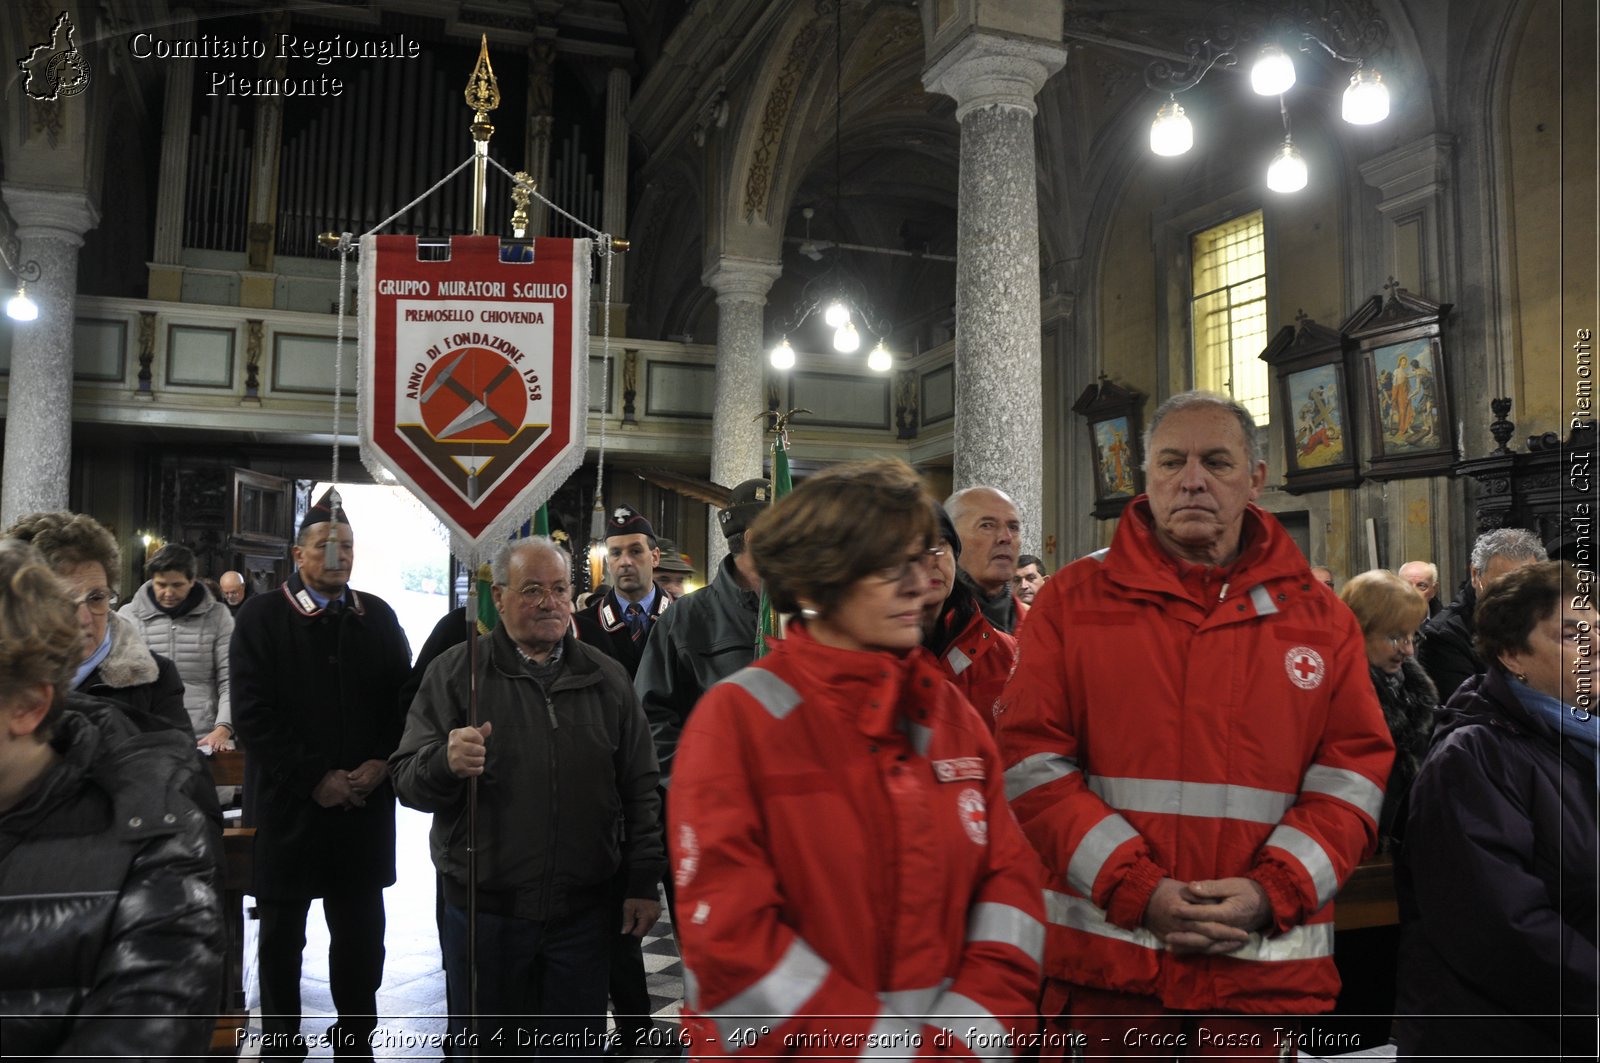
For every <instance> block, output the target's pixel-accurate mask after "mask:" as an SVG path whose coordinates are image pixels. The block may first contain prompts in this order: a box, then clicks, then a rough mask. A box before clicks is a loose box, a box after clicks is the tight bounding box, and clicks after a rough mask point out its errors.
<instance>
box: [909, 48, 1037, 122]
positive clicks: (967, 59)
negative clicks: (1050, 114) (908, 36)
mask: <svg viewBox="0 0 1600 1063" xmlns="http://www.w3.org/2000/svg"><path fill="white" fill-rule="evenodd" d="M1066 62H1067V50H1066V48H1065V47H1063V46H1062V45H1060V44H1052V43H1048V42H1045V41H1040V40H1024V39H1020V38H1017V37H1004V36H1000V35H999V34H995V33H984V32H981V31H975V32H972V33H968V34H967V35H966V36H965V37H963V38H961V40H959V41H957V42H956V43H955V44H954V45H953V46H952V47H951V48H950V50H949V51H947V52H945V53H944V54H943V55H941V56H939V58H937V59H935V60H934V61H933V62H932V63H931V64H930V65H929V66H928V67H927V68H926V69H925V70H923V72H922V84H923V87H925V88H926V89H927V90H928V91H929V92H938V93H942V94H944V95H946V96H949V97H951V98H952V99H954V100H955V101H956V121H958V122H959V121H961V119H962V118H964V117H966V115H967V112H968V111H971V110H973V109H975V108H978V107H994V106H999V107H1016V108H1019V109H1021V110H1024V111H1027V112H1028V113H1029V114H1030V115H1032V114H1035V113H1037V111H1038V105H1037V104H1035V103H1034V97H1035V96H1037V95H1038V94H1039V90H1040V89H1041V88H1043V87H1044V83H1045V82H1046V81H1047V80H1049V78H1050V75H1051V74H1054V73H1055V72H1056V71H1057V70H1060V69H1061V68H1062V67H1063V66H1065V65H1066Z"/></svg>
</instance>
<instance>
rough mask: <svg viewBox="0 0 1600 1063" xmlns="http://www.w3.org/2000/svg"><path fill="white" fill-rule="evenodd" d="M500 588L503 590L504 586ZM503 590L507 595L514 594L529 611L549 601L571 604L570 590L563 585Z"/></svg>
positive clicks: (532, 585)
mask: <svg viewBox="0 0 1600 1063" xmlns="http://www.w3.org/2000/svg"><path fill="white" fill-rule="evenodd" d="M501 586H502V587H503V588H505V585H504V584H501ZM505 590H506V593H508V594H515V595H516V596H517V598H518V599H519V600H520V601H521V602H522V604H523V605H524V606H527V607H528V608H530V609H531V608H536V607H539V606H543V605H544V604H545V603H547V602H550V601H556V602H560V603H561V604H563V605H571V604H572V588H571V587H570V586H569V585H567V584H564V583H558V584H556V585H555V586H553V587H545V586H541V585H540V584H537V583H530V584H528V586H526V587H523V588H522V589H521V590H516V591H513V590H511V589H510V588H505Z"/></svg>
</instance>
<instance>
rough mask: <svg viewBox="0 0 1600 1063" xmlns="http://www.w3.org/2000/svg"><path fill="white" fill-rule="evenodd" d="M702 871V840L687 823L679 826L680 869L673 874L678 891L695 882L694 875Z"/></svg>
mask: <svg viewBox="0 0 1600 1063" xmlns="http://www.w3.org/2000/svg"><path fill="white" fill-rule="evenodd" d="M698 870H700V839H699V837H697V836H696V835H695V832H694V828H693V827H691V826H689V824H687V823H681V824H679V825H678V867H677V870H676V871H674V872H673V875H672V881H673V884H674V885H675V886H677V887H678V889H680V890H681V889H683V888H685V887H686V886H688V885H689V883H691V882H693V881H694V873H695V872H696V871H698Z"/></svg>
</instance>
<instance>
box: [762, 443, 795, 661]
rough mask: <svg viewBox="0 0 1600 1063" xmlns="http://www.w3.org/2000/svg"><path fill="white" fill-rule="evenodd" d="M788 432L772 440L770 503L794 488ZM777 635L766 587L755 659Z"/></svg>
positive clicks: (775, 614)
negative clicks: (790, 476)
mask: <svg viewBox="0 0 1600 1063" xmlns="http://www.w3.org/2000/svg"><path fill="white" fill-rule="evenodd" d="M788 436H789V433H787V432H779V433H778V438H777V439H774V440H773V441H772V503H771V504H772V505H777V503H778V499H780V498H782V497H783V496H784V495H786V494H788V493H789V492H790V491H792V490H794V481H793V480H791V479H790V478H789V439H788ZM777 636H778V613H777V610H775V609H773V608H772V602H771V601H770V600H769V599H768V598H767V590H766V587H764V586H763V587H762V589H761V623H760V624H758V625H757V626H756V659H757V660H760V659H761V658H762V657H765V656H766V654H767V639H769V638H776V637H777Z"/></svg>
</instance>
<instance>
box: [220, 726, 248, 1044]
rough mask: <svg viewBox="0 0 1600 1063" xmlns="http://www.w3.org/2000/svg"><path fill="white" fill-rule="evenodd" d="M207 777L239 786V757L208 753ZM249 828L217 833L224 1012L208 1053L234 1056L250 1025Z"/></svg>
mask: <svg viewBox="0 0 1600 1063" xmlns="http://www.w3.org/2000/svg"><path fill="white" fill-rule="evenodd" d="M211 778H212V781H214V782H215V783H216V784H217V785H218V786H243V785H244V754H243V753H241V752H239V751H238V750H234V751H232V752H217V753H213V754H212V755H211ZM255 845H256V830H255V828H254V827H227V828H225V829H224V830H223V832H222V855H223V863H224V866H223V877H222V919H223V926H224V927H225V929H226V938H225V940H224V942H223V948H224V949H225V950H226V956H225V957H224V960H223V967H222V982H223V990H224V996H223V1013H222V1014H221V1015H219V1016H217V1024H216V1026H215V1027H214V1028H213V1029H212V1031H211V1054H212V1055H214V1056H236V1055H238V1054H239V1045H240V1043H241V1042H242V1040H243V1037H242V1035H241V1033H240V1031H243V1030H244V1029H246V1028H247V1027H248V1026H249V1025H250V1009H248V1008H246V1007H245V1004H244V905H245V899H244V898H245V894H246V893H248V892H249V891H250V888H251V876H252V874H253V872H254V869H255Z"/></svg>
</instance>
